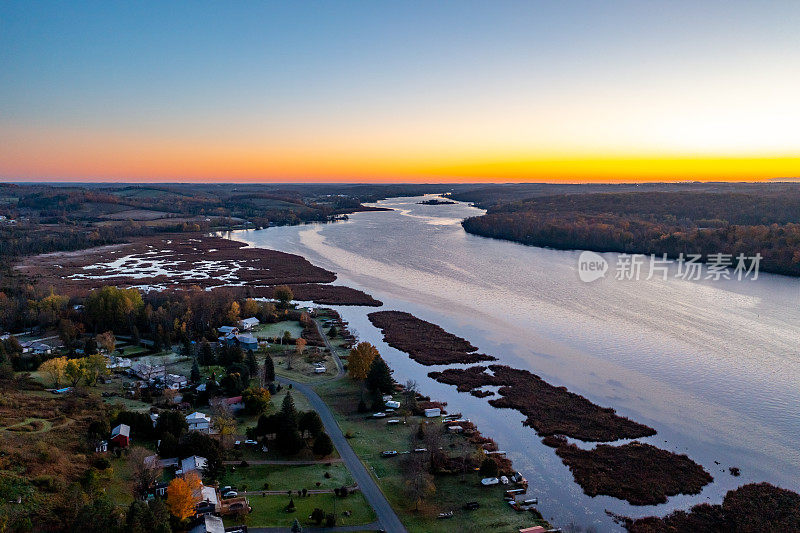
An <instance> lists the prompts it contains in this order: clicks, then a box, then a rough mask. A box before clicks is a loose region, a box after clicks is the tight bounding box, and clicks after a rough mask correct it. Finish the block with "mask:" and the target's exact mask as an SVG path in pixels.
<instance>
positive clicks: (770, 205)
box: [462, 184, 800, 276]
mask: <svg viewBox="0 0 800 533" xmlns="http://www.w3.org/2000/svg"><path fill="white" fill-rule="evenodd" d="M783 185H785V184H781V187H779V188H775V189H770V188H768V187H765V188H759V189H747V188H745V189H743V190H742V191H735V192H734V191H714V192H700V191H651V192H613V193H610V192H597V193H589V194H586V193H581V194H561V195H551V196H538V197H533V198H529V199H526V200H521V201H513V202H499V203H495V204H492V205H491V206H489V207H488V209H487V213H486V214H485V215H482V216H477V217H471V218H468V219H466V220H464V221H463V222H462V225H463V227H464V229H465V230H466V231H467V232H469V233H473V234H476V235H482V236H484V237H493V238H498V239H506V240H510V241H515V242H520V243H523V244H527V245H531V246H543V247H552V248H557V249H585V250H593V251H599V252H625V253H642V254H659V255H660V254H664V253H666V254H667V255H668V256H669V257H671V258H676V257H678V256H679V255H680V254H701V255H702V256H707V255H709V254H716V253H722V254H732V255H733V256H734V257H735V256H737V255H738V254H744V255H745V256H746V257H752V256H755V254H757V253H759V254H761V256H762V260H761V264H760V270H762V271H765V272H773V273H778V274H786V275H791V276H800V186H792V187H784V186H783ZM747 191H749V192H747Z"/></svg>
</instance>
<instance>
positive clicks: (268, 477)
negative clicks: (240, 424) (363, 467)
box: [219, 463, 353, 491]
mask: <svg viewBox="0 0 800 533" xmlns="http://www.w3.org/2000/svg"><path fill="white" fill-rule="evenodd" d="M326 472H327V473H329V474H330V476H331V477H330V478H326V477H325V473H326ZM317 482H319V483H320V486H319V487H317ZM219 483H220V485H221V486H225V485H230V486H232V487H235V488H236V490H239V491H244V490H251V491H252V490H265V487H264V483H269V488H268V489H267V490H293V491H299V490H302V489H308V490H313V489H334V488H336V487H341V486H343V485H344V486H349V485H352V484H353V478H352V476H351V475H350V472H348V470H347V467H346V466H345V465H344V463H331V465H330V466H326V465H324V464H317V465H292V466H289V465H251V466H248V467H245V468H242V467H236V469H235V471H231V467H228V471H227V472H226V473H225V475H223V476H222V478H221V479H220V481H219Z"/></svg>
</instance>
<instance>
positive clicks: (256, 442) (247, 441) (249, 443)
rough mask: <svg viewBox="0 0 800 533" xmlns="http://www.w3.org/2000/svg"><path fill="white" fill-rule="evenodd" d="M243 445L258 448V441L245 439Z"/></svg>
mask: <svg viewBox="0 0 800 533" xmlns="http://www.w3.org/2000/svg"><path fill="white" fill-rule="evenodd" d="M244 443H245V444H247V445H248V446H258V441H255V440H253V439H247V440H246V441H244Z"/></svg>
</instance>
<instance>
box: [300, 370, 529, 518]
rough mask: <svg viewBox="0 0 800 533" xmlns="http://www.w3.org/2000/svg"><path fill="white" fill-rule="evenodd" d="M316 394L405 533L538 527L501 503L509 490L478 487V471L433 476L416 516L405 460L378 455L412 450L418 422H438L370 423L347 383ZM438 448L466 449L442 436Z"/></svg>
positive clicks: (322, 388)
mask: <svg viewBox="0 0 800 533" xmlns="http://www.w3.org/2000/svg"><path fill="white" fill-rule="evenodd" d="M315 390H316V391H317V393H319V395H320V396H321V397H322V398H323V399H324V400H325V401H326V402H327V403H328V405H330V406H331V408H332V409H333V411H334V415H335V416H336V418H337V421H338V422H339V426H340V427H341V428H342V431H344V432H345V434H348V433H349V434H350V435H351V438H350V439H349V440H348V442H349V443H350V445H351V446H352V447H353V450H354V451H355V452H356V454H357V455H358V456H359V458H360V459H361V461H362V462H363V463H364V464H365V465H366V466H367V470H369V471H370V472H371V473H372V475H373V476H374V477H375V478H376V479H377V480H378V484H379V485H380V487H381V490H382V491H383V493H384V494H385V495H386V497H387V499H388V500H389V502H390V503H391V504H392V507H393V508H394V509H395V511H397V513H398V515H399V516H400V519H401V520H402V521H403V524H404V525H405V526H406V527H407V528H408V530H409V531H412V532H417V531H419V532H426V531H431V530H441V529H442V528H443V527H444V526H445V524H446V529H447V530H448V531H479V530H486V531H517V530H518V529H520V528H523V527H530V526H534V525H539V524H540V523H539V522H537V521H536V519H535V518H534V516H533V515H532V514H530V513H526V512H523V513H517V512H515V511H514V510H513V509H511V507H510V506H509V505H508V504H507V503H506V502H505V501H503V493H504V491H505V489H506V488H509V487H502V486H497V487H483V486H481V485H480V475H479V474H478V473H477V472H467V473H465V474H462V475H451V476H437V477H436V478H435V485H436V492H435V494H434V495H433V496H431V497H429V498H428V500H427V501H426V502H425V505H423V507H422V508H421V509H420V511H415V510H414V506H413V503H412V502H410V500H409V498H408V497H407V495H406V493H405V475H404V472H403V469H402V465H403V461H404V458H405V457H407V456H406V455H404V454H402V453H401V454H400V455H398V456H396V457H391V458H382V457H380V452H381V451H383V450H397V451H398V452H403V451H408V450H410V449H411V448H412V447H413V446H414V444H413V435H414V434H415V432H416V431H417V428H418V426H419V422H420V421H422V420H426V421H428V422H431V423H433V424H439V423H440V419H438V418H435V419H423V418H422V417H414V416H410V417H408V422H407V423H406V424H403V423H401V424H398V425H387V424H386V419H385V418H384V419H372V418H369V417H367V416H366V415H364V414H359V413H356V412H355V406H357V405H358V398H359V392H358V390H359V389H358V386H357V385H356V384H354V383H353V382H352V381H350V380H348V379H346V378H345V379H341V380H336V381H332V382H327V383H322V384H319V385H317V386H316V387H315ZM387 418H391V417H387ZM397 418H401V417H397ZM402 420H403V419H402V418H401V421H402ZM443 444H444V447H445V449H448V448H451V447H452V448H453V449H454V450H464V451H466V450H467V449H469V447H471V445H470V444H469V443H467V442H466V440H465V439H464V438H463V437H461V436H460V435H445V436H444V441H443ZM469 501H477V502H479V503H480V509H478V510H476V511H464V510H462V509H461V507H462V505H463V504H464V503H466V502H469ZM447 511H454V517H453V518H452V519H449V520H447V521H446V522H445V523H443V521H441V520H439V519H437V518H436V516H437V515H438V513H440V512H447ZM541 525H545V524H544V523H542V524H541Z"/></svg>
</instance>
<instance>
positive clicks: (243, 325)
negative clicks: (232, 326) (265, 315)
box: [239, 317, 261, 331]
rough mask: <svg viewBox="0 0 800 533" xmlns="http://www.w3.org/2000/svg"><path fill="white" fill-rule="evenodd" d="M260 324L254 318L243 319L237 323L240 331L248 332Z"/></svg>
mask: <svg viewBox="0 0 800 533" xmlns="http://www.w3.org/2000/svg"><path fill="white" fill-rule="evenodd" d="M260 323H261V322H259V321H258V319H257V318H256V317H250V318H244V319H242V320H240V321H239V329H240V330H241V331H248V330H251V329H253V328H254V327H256V326H257V325H259V324H260Z"/></svg>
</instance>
